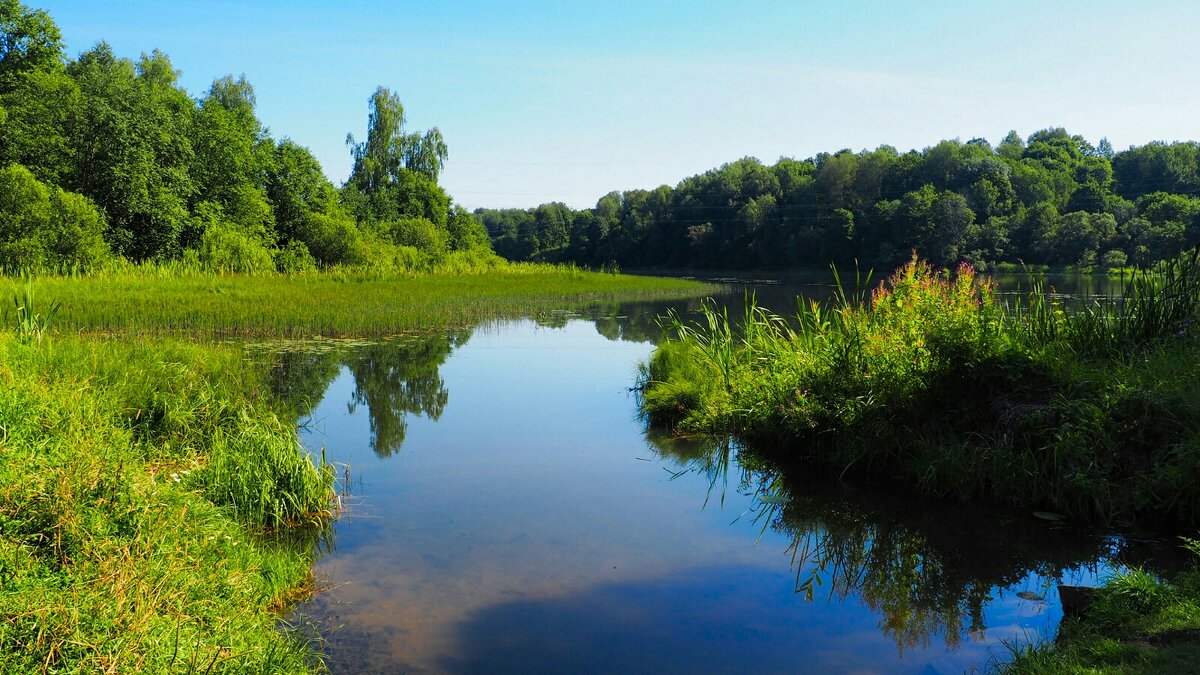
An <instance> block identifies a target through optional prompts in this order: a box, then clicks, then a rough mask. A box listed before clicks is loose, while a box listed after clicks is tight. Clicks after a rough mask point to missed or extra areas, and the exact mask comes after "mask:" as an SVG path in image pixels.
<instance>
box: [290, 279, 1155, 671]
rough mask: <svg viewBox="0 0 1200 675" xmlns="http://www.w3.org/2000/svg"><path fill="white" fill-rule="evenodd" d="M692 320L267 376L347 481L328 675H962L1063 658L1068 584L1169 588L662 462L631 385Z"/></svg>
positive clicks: (637, 314) (755, 460) (651, 316)
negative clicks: (1015, 658) (663, 341)
mask: <svg viewBox="0 0 1200 675" xmlns="http://www.w3.org/2000/svg"><path fill="white" fill-rule="evenodd" d="M745 290H746V288H744V287H736V286H735V287H730V288H729V292H728V293H727V294H725V295H724V296H723V297H722V298H720V299H719V301H720V302H723V303H728V304H729V305H730V313H731V315H736V314H738V313H739V312H740V309H738V308H737V305H739V304H740V303H741V301H742V298H743V297H744V294H745ZM770 290H771V291H772V293H774V295H771V296H769V297H770V298H771V300H770V302H774V303H777V304H779V305H781V306H780V307H779V308H778V309H777V310H776V311H780V312H782V311H787V308H788V307H789V306H794V297H795V293H796V291H797V290H803V291H804V292H806V293H810V292H811V289H797V288H791V289H781V288H777V287H772V288H771V289H770ZM810 294H811V293H810ZM789 296H790V298H791V299H790V300H789V299H788V298H789ZM759 299H760V301H762V300H764V296H763V295H761V294H760V295H759ZM698 306H699V301H679V302H674V303H670V304H663V303H632V304H623V305H616V304H612V305H604V306H597V307H595V308H593V311H591V312H586V313H581V312H551V313H546V314H545V315H543V316H539V317H537V318H535V319H532V320H526V321H516V322H508V323H500V324H494V325H490V326H487V327H480V328H477V329H476V330H474V331H472V332H457V333H451V334H446V335H425V336H408V337H404V338H397V339H393V340H386V341H376V342H356V341H342V342H337V343H334V342H332V341H327V342H325V343H315V344H314V343H306V344H304V345H290V346H288V347H289V348H281V347H276V348H272V349H271V350H269V353H270V354H271V356H270V357H269V359H270V360H269V361H268V363H269V369H270V372H271V373H272V380H271V381H272V388H273V391H274V392H275V395H276V396H277V397H278V398H279V399H280V400H281V401H282V402H284V403H286V404H287V405H289V406H291V407H292V408H293V409H294V410H296V411H297V413H299V414H301V415H307V416H311V417H312V419H313V420H314V423H313V424H312V425H311V427H310V428H309V429H306V431H305V435H304V439H305V442H306V444H307V445H308V447H310V448H313V449H314V451H315V450H316V449H318V448H320V447H321V446H326V447H327V448H328V450H329V459H330V460H331V461H334V462H340V463H343V462H344V463H347V464H349V465H350V466H352V467H353V469H354V475H355V477H356V483H355V495H356V498H355V501H354V504H353V505H352V507H351V509H350V510H349V511H348V512H347V513H346V515H345V516H344V517H343V518H342V519H341V520H339V521H338V522H337V523H336V524H335V529H336V536H337V544H338V546H337V550H336V551H335V552H331V553H330V554H328V555H326V556H325V557H324V558H323V559H322V560H321V562H319V563H318V565H317V574H318V575H319V576H321V577H322V578H323V579H324V580H325V581H326V582H327V583H328V584H329V585H331V586H332V587H333V588H334V589H335V590H334V591H332V592H329V593H323V594H321V595H319V596H318V597H317V598H316V599H315V600H313V601H312V602H310V603H308V604H306V605H305V606H304V607H303V609H302V612H303V613H304V614H306V615H308V616H311V617H312V618H313V619H314V620H316V621H317V622H318V623H319V624H320V625H321V626H322V638H323V639H324V640H325V641H326V645H327V651H326V653H327V657H328V659H329V663H330V666H331V669H332V670H333V671H334V672H397V671H414V672H419V671H433V672H618V671H619V672H712V671H728V672H745V671H766V672H796V671H805V670H807V671H827V672H844V671H851V670H859V671H862V672H962V671H963V670H964V669H966V668H971V667H977V666H980V665H981V664H984V663H986V661H987V660H988V658H990V657H991V655H993V654H994V653H995V651H997V644H998V642H999V641H1000V640H1029V639H1036V638H1041V637H1049V636H1052V634H1053V630H1054V626H1055V625H1056V623H1057V620H1058V616H1059V609H1058V607H1057V604H1056V597H1055V594H1054V583H1055V582H1056V581H1058V580H1061V579H1067V580H1069V581H1070V582H1072V583H1085V584H1086V583H1090V582H1093V581H1095V579H1096V577H1097V575H1098V574H1100V573H1102V571H1103V570H1104V569H1107V568H1108V566H1109V565H1112V564H1116V563H1114V561H1123V560H1128V561H1134V562H1146V563H1147V565H1148V566H1149V567H1152V568H1155V569H1163V567H1162V565H1161V561H1150V559H1149V557H1148V556H1147V554H1148V553H1155V549H1154V548H1153V546H1151V545H1146V546H1143V545H1141V544H1140V543H1138V542H1137V541H1136V540H1134V539H1130V538H1129V537H1121V538H1113V537H1109V536H1105V533H1102V532H1097V531H1093V530H1089V529H1086V528H1076V527H1068V526H1065V525H1063V524H1054V523H1048V522H1043V521H1038V520H1036V519H1033V518H1032V517H1031V516H1029V515H1028V514H1016V515H1013V514H1010V513H1004V512H1000V511H990V510H979V509H973V510H968V509H964V508H963V507H962V506H961V505H957V504H950V505H947V504H945V503H937V502H930V501H928V500H924V499H919V498H915V497H914V496H913V495H910V494H905V493H899V492H895V491H889V490H885V489H882V488H880V487H878V486H871V485H859V486H858V487H847V486H843V485H840V484H838V483H837V481H836V480H830V479H829V477H828V476H825V475H822V476H815V475H810V474H809V473H808V472H806V471H805V469H804V467H801V466H789V465H786V464H781V463H772V462H770V461H768V459H767V458H766V457H765V456H762V455H755V454H753V453H750V452H746V451H744V450H739V449H738V448H735V447H731V446H730V445H728V444H722V443H714V442H710V441H700V440H694V439H693V440H686V439H685V440H678V439H664V438H661V437H658V436H655V435H653V434H651V435H650V436H649V437H646V435H645V432H644V430H643V427H642V425H641V424H640V422H639V421H638V418H637V415H636V400H635V399H634V397H633V395H632V394H630V393H629V391H628V388H629V386H630V385H632V384H633V380H634V376H635V372H636V364H637V363H638V362H639V361H640V360H642V359H645V358H646V357H647V356H648V355H649V354H650V351H651V349H652V344H651V343H653V342H654V341H657V340H658V338H659V337H660V335H661V329H660V327H659V324H658V317H659V316H661V315H662V314H663V313H664V312H665V311H666V310H667V309H668V308H672V309H675V311H677V312H679V313H680V314H682V315H685V316H686V315H687V314H688V313H689V312H692V311H695V309H696V308H697V307H698ZM451 391H453V392H454V397H453V399H451V397H450V392H451ZM401 446H403V447H404V452H403V453H401V452H400V449H401ZM368 447H369V448H370V452H366V449H367V448H368ZM1168 548H1169V545H1168ZM1018 594H1021V595H1018ZM999 651H1001V652H1003V650H1002V649H999Z"/></svg>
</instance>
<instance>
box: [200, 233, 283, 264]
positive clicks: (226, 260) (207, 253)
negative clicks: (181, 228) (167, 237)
mask: <svg viewBox="0 0 1200 675" xmlns="http://www.w3.org/2000/svg"><path fill="white" fill-rule="evenodd" d="M197 254H198V256H199V260H200V263H201V264H202V265H204V267H206V268H207V269H209V270H210V271H213V272H236V273H245V274H261V273H263V272H269V271H273V270H274V269H275V260H274V259H273V258H272V257H271V252H270V251H269V250H267V247H266V246H264V245H263V244H262V242H261V241H260V240H258V239H256V238H254V237H252V236H250V235H247V234H245V233H244V232H242V231H240V230H238V229H236V228H235V227H234V226H232V225H230V224H228V223H225V222H222V221H210V222H209V223H208V224H207V225H206V226H205V228H204V234H203V235H201V237H200V245H199V247H198V250H197Z"/></svg>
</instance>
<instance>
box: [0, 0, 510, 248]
mask: <svg viewBox="0 0 1200 675" xmlns="http://www.w3.org/2000/svg"><path fill="white" fill-rule="evenodd" d="M179 75H180V71H178V70H177V69H176V68H175V65H174V64H173V63H172V62H171V60H170V58H169V57H167V55H166V54H163V53H162V52H160V51H157V50H155V51H152V52H150V53H143V54H141V55H140V56H139V57H138V58H137V59H136V60H135V59H129V58H123V57H118V56H117V55H116V54H114V53H113V51H112V49H111V47H109V45H108V44H106V43H104V42H99V43H97V44H96V45H95V46H94V47H92V48H91V49H88V50H86V51H84V52H82V53H81V54H79V56H78V57H77V58H75V59H71V58H68V57H67V56H66V54H65V53H64V49H63V42H62V36H61V34H60V32H59V30H58V27H57V26H56V25H55V24H54V21H53V20H52V19H51V18H50V16H49V15H48V14H47V13H46V12H44V11H41V10H36V9H31V8H28V7H26V6H24V5H22V4H20V3H19V2H17V1H16V0H0V268H4V269H7V270H9V271H14V270H86V269H88V268H91V267H95V266H96V265H99V264H103V263H105V262H107V261H112V260H119V259H122V258H123V259H127V260H130V261H134V262H141V261H157V262H163V261H171V260H184V261H188V262H191V263H194V264H197V265H200V266H203V267H204V268H207V269H212V270H218V271H231V272H261V271H269V270H276V269H277V270H280V271H288V272H294V271H301V270H304V269H311V268H315V267H327V266H333V265H352V266H366V267H372V268H405V269H408V268H413V267H420V266H422V265H428V264H431V263H433V262H437V261H439V260H441V259H443V258H445V257H446V256H448V255H452V254H455V253H458V254H459V255H468V256H474V255H480V256H490V255H491V252H490V248H489V244H488V238H487V235H486V233H485V232H484V231H483V229H482V228H481V227H480V226H479V224H478V223H477V222H476V221H475V219H474V218H473V217H471V215H470V214H468V213H466V212H465V211H464V210H463V209H461V208H460V207H457V206H455V205H454V204H453V202H452V200H451V199H450V197H449V195H447V194H446V192H445V191H444V190H443V189H442V188H441V187H440V186H439V185H438V183H437V178H438V173H439V171H440V170H441V168H442V165H443V163H444V162H445V160H446V158H447V156H448V150H447V147H446V143H445V141H444V140H443V138H442V135H441V133H440V132H439V131H438V130H437V128H433V129H430V130H428V131H425V132H409V131H408V130H407V129H406V128H405V116H404V107H403V105H402V104H401V103H400V99H399V97H398V96H397V95H396V94H394V93H392V92H391V91H389V90H388V89H387V88H385V87H379V89H378V90H376V92H375V93H374V95H372V96H371V98H370V101H369V115H368V128H367V136H366V140H364V141H362V142H361V143H356V142H354V141H353V139H352V138H349V139H348V144H349V145H350V151H351V154H352V156H353V158H354V171H353V174H352V175H351V177H350V179H349V180H348V181H347V182H346V184H345V185H343V186H341V187H336V186H334V185H333V184H332V183H331V182H330V181H329V180H328V179H327V178H326V177H325V174H324V172H323V171H322V169H321V165H320V163H319V162H318V161H317V160H316V158H315V157H314V156H313V155H312V153H311V152H310V151H309V150H308V149H307V148H305V147H302V146H300V145H298V144H296V143H295V142H293V141H291V140H289V139H287V138H283V139H278V140H277V139H274V138H272V137H271V135H270V134H269V132H268V130H267V129H266V128H265V127H264V126H263V124H262V122H261V121H260V120H259V119H258V117H257V115H256V113H255V106H256V100H255V94H254V88H253V87H252V86H251V85H250V83H249V82H247V81H246V78H245V77H244V76H242V77H236V78H235V77H233V76H224V77H220V78H218V79H216V80H215V81H214V82H213V83H212V86H211V87H210V88H209V90H208V91H206V92H204V94H203V95H201V96H199V97H193V96H191V95H190V94H189V93H188V92H187V91H186V90H184V89H183V88H182V87H181V86H180V85H179V83H178V81H179Z"/></svg>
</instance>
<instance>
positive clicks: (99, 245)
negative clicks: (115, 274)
mask: <svg viewBox="0 0 1200 675" xmlns="http://www.w3.org/2000/svg"><path fill="white" fill-rule="evenodd" d="M103 232H104V216H103V215H102V214H101V213H100V211H99V210H98V209H97V208H96V207H95V205H93V204H92V203H91V202H90V201H89V200H88V199H87V198H86V197H83V196H81V195H77V194H73V193H70V192H66V191H64V190H62V189H60V188H57V187H53V186H48V185H46V184H44V183H42V182H40V181H38V180H37V178H35V177H34V175H33V173H31V172H30V171H29V170H28V169H26V168H25V167H23V166H21V165H19V164H10V165H9V166H7V167H4V168H3V169H0V267H3V268H5V269H7V270H10V271H12V270H18V269H21V270H59V269H85V268H87V267H89V266H92V265H94V264H96V263H98V262H101V261H102V260H104V259H105V258H106V257H107V255H108V247H107V246H106V245H105V244H104V239H103V236H102V233H103Z"/></svg>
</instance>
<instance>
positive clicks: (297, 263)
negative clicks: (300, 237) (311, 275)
mask: <svg viewBox="0 0 1200 675" xmlns="http://www.w3.org/2000/svg"><path fill="white" fill-rule="evenodd" d="M271 253H272V255H273V256H274V257H275V269H276V270H278V271H280V272H283V273H284V274H299V273H300V272H311V271H313V270H315V269H317V261H316V260H315V259H314V258H313V257H312V254H311V253H309V252H308V247H307V246H305V245H304V242H302V241H289V242H288V243H287V244H286V245H284V246H282V247H280V248H277V249H275V250H274V251H272V252H271Z"/></svg>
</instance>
